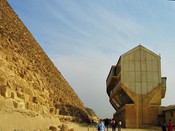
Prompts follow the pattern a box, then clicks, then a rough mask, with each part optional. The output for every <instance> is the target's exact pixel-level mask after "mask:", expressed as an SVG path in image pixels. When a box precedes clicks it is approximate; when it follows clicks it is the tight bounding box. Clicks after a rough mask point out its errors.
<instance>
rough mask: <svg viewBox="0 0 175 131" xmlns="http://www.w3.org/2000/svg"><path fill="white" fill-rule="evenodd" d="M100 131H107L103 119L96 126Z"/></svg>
mask: <svg viewBox="0 0 175 131" xmlns="http://www.w3.org/2000/svg"><path fill="white" fill-rule="evenodd" d="M96 127H97V130H98V131H105V124H104V122H103V120H102V119H100V121H99V123H97V125H96Z"/></svg>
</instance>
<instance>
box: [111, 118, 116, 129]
mask: <svg viewBox="0 0 175 131" xmlns="http://www.w3.org/2000/svg"><path fill="white" fill-rule="evenodd" d="M111 126H112V131H115V129H116V121H115V119H112V120H111Z"/></svg>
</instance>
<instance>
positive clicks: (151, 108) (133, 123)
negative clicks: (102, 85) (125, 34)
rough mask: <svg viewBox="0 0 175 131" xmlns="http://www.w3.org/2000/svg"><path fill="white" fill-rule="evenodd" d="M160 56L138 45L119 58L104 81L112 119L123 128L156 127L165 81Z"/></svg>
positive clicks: (160, 111)
mask: <svg viewBox="0 0 175 131" xmlns="http://www.w3.org/2000/svg"><path fill="white" fill-rule="evenodd" d="M160 59H161V58H160V56H159V55H157V54H155V53H154V52H152V51H150V50H148V49H147V48H145V47H143V46H142V45H139V46H137V47H135V48H133V49H132V50H130V51H128V52H126V53H125V54H123V55H121V56H120V58H119V60H118V62H117V64H116V65H113V66H112V67H111V69H110V72H109V74H108V76H107V79H106V91H107V94H108V96H109V101H110V103H111V104H112V106H113V107H114V109H115V110H116V112H115V113H114V118H115V119H116V120H117V121H119V120H121V121H122V123H123V125H124V126H125V127H136V128H137V127H147V126H157V125H158V115H159V114H161V113H162V110H163V108H162V107H160V105H161V99H162V98H164V96H165V92H166V77H161V63H160Z"/></svg>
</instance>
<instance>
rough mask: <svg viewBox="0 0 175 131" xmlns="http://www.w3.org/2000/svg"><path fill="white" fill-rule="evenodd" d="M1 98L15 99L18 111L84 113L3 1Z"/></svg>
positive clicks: (0, 12)
mask: <svg viewBox="0 0 175 131" xmlns="http://www.w3.org/2000/svg"><path fill="white" fill-rule="evenodd" d="M0 95H2V96H4V97H6V98H13V99H14V101H15V102H14V103H16V104H15V106H16V108H27V109H30V110H35V111H38V110H40V109H41V108H42V107H43V106H44V107H47V108H48V109H50V108H51V107H55V106H57V107H59V106H60V105H65V104H68V105H72V107H74V106H76V108H77V107H78V108H79V109H82V110H83V109H85V107H84V105H83V103H82V101H81V100H80V98H79V97H78V95H77V94H76V93H75V91H74V90H73V89H72V87H71V86H70V85H69V83H68V82H67V81H66V80H65V79H64V77H63V76H62V75H61V73H60V72H59V71H58V70H57V68H56V67H55V66H54V64H53V63H52V61H51V60H50V59H49V58H48V56H47V55H46V54H45V52H44V51H43V49H42V48H41V47H40V46H39V44H38V43H37V41H36V40H35V39H34V37H33V36H32V34H31V33H30V32H29V31H28V29H27V28H26V27H25V25H24V24H23V22H22V21H21V20H20V19H19V18H18V16H17V15H16V14H15V12H14V11H13V9H12V8H11V7H10V5H9V4H8V3H7V1H6V0H0ZM19 101H20V103H21V102H23V104H19Z"/></svg>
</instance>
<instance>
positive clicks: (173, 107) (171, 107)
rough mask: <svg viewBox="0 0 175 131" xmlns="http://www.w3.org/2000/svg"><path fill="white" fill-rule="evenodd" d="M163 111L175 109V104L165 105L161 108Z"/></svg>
mask: <svg viewBox="0 0 175 131" xmlns="http://www.w3.org/2000/svg"><path fill="white" fill-rule="evenodd" d="M163 110H164V111H169V110H175V105H169V106H167V107H166V108H165V109H163Z"/></svg>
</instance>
